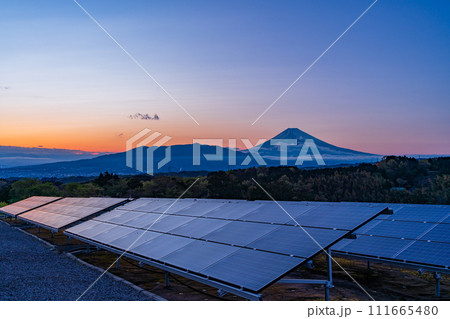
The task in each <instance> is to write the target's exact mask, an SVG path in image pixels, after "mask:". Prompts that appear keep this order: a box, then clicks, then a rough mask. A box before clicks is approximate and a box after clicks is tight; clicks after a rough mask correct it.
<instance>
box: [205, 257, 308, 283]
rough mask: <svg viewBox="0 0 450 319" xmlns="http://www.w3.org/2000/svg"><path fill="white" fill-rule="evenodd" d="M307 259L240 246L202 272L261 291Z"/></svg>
mask: <svg viewBox="0 0 450 319" xmlns="http://www.w3.org/2000/svg"><path fill="white" fill-rule="evenodd" d="M304 261H305V259H302V258H296V257H288V256H283V255H277V254H271V253H268V252H263V251H257V250H249V249H245V248H240V249H239V250H238V251H236V252H235V253H233V254H231V255H230V256H227V257H225V258H223V259H221V260H220V261H218V262H216V263H215V264H213V265H212V266H209V267H207V268H205V269H203V270H202V273H203V274H205V275H207V276H210V277H212V278H215V279H218V280H221V281H225V282H230V283H233V284H234V285H236V286H238V287H239V288H247V289H250V290H252V291H260V290H261V289H263V288H264V287H265V286H267V285H268V284H269V283H270V282H272V281H275V280H276V279H277V278H279V277H280V276H282V275H283V274H284V273H286V272H288V271H289V270H291V269H292V268H294V267H296V266H297V265H299V264H301V263H302V262H304Z"/></svg>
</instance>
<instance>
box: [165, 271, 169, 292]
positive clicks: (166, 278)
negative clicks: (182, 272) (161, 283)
mask: <svg viewBox="0 0 450 319" xmlns="http://www.w3.org/2000/svg"><path fill="white" fill-rule="evenodd" d="M164 279H165V281H166V288H167V287H170V280H169V272H168V271H165V272H164Z"/></svg>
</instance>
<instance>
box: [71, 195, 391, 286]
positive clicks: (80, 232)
mask: <svg viewBox="0 0 450 319" xmlns="http://www.w3.org/2000/svg"><path fill="white" fill-rule="evenodd" d="M283 207H284V209H286V211H287V212H288V213H289V214H290V215H291V216H292V217H293V219H294V220H295V221H296V222H298V223H299V224H301V225H302V226H303V227H304V229H305V230H306V232H308V234H310V236H311V237H312V238H314V240H313V239H311V237H310V236H309V235H308V234H307V233H306V232H305V231H304V230H302V228H300V227H298V226H297V225H296V222H294V221H293V220H292V219H291V217H289V216H288V215H287V214H286V213H285V212H284V211H283V210H281V209H280V208H279V207H278V206H277V205H276V203H274V202H267V201H266V202H263V201H258V202H248V201H241V200H233V201H230V200H214V199H212V200H209V199H208V200H206V199H181V200H178V201H175V200H174V199H155V198H142V199H138V200H135V201H132V202H130V203H127V204H126V205H123V206H120V207H117V208H116V209H114V210H112V211H110V212H107V213H105V214H102V215H101V216H98V217H96V218H94V219H91V220H89V221H86V222H84V223H82V224H79V225H76V226H74V227H72V228H69V229H67V230H66V232H65V233H66V235H68V236H71V237H75V238H78V239H81V240H84V241H86V242H89V243H92V244H99V245H101V246H102V247H104V248H105V247H106V249H108V248H109V249H111V250H112V251H115V252H117V251H120V252H124V251H127V255H129V256H136V257H139V258H141V259H145V260H149V261H152V262H156V263H159V264H161V265H165V266H167V265H168V266H170V267H173V268H176V269H179V270H182V271H185V272H186V273H195V274H196V275H198V276H201V277H202V278H206V279H207V280H209V281H216V282H222V283H226V284H227V285H230V286H233V287H237V288H239V289H243V290H246V291H251V292H258V291H260V290H262V289H264V288H265V287H266V286H268V285H269V284H271V283H272V282H274V281H276V280H277V279H278V278H280V277H281V276H283V275H284V274H285V273H287V272H289V271H290V270H292V269H293V268H295V267H296V266H298V265H300V264H302V263H303V262H305V261H306V260H307V259H309V258H311V257H312V256H314V255H315V254H317V253H319V252H321V247H323V248H327V247H329V246H330V245H332V244H333V243H335V242H336V241H338V240H339V239H341V238H342V237H344V236H345V235H347V234H348V233H349V232H351V231H352V230H353V229H354V228H357V227H359V226H360V225H362V224H364V223H365V222H366V221H368V220H370V219H372V218H374V217H375V216H377V215H378V214H379V213H380V212H381V211H382V210H383V209H381V208H380V207H375V208H372V207H328V206H324V207H322V206H320V205H306V204H303V203H301V202H287V203H283ZM316 241H317V242H316Z"/></svg>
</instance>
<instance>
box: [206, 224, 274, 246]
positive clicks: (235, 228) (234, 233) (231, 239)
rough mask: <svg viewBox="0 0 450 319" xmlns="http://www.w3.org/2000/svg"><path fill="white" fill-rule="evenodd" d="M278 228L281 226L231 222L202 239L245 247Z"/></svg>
mask: <svg viewBox="0 0 450 319" xmlns="http://www.w3.org/2000/svg"><path fill="white" fill-rule="evenodd" d="M278 227H282V226H276V225H269V224H258V223H245V222H239V221H232V222H230V223H228V224H226V225H225V226H223V227H222V228H219V229H217V230H215V231H213V232H211V233H209V234H208V235H206V236H204V237H203V239H206V240H209V241H215V242H219V243H226V244H231V245H239V246H245V245H247V244H250V243H251V242H252V241H254V240H256V239H258V238H260V237H261V236H263V235H265V234H268V233H270V232H271V231H274V230H275V229H277V228H278Z"/></svg>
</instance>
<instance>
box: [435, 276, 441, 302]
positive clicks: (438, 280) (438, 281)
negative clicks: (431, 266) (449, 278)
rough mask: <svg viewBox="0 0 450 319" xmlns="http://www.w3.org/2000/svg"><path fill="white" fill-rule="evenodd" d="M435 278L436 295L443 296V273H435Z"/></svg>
mask: <svg viewBox="0 0 450 319" xmlns="http://www.w3.org/2000/svg"><path fill="white" fill-rule="evenodd" d="M434 280H435V281H436V293H435V294H436V297H440V296H441V274H440V273H438V272H435V273H434Z"/></svg>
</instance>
